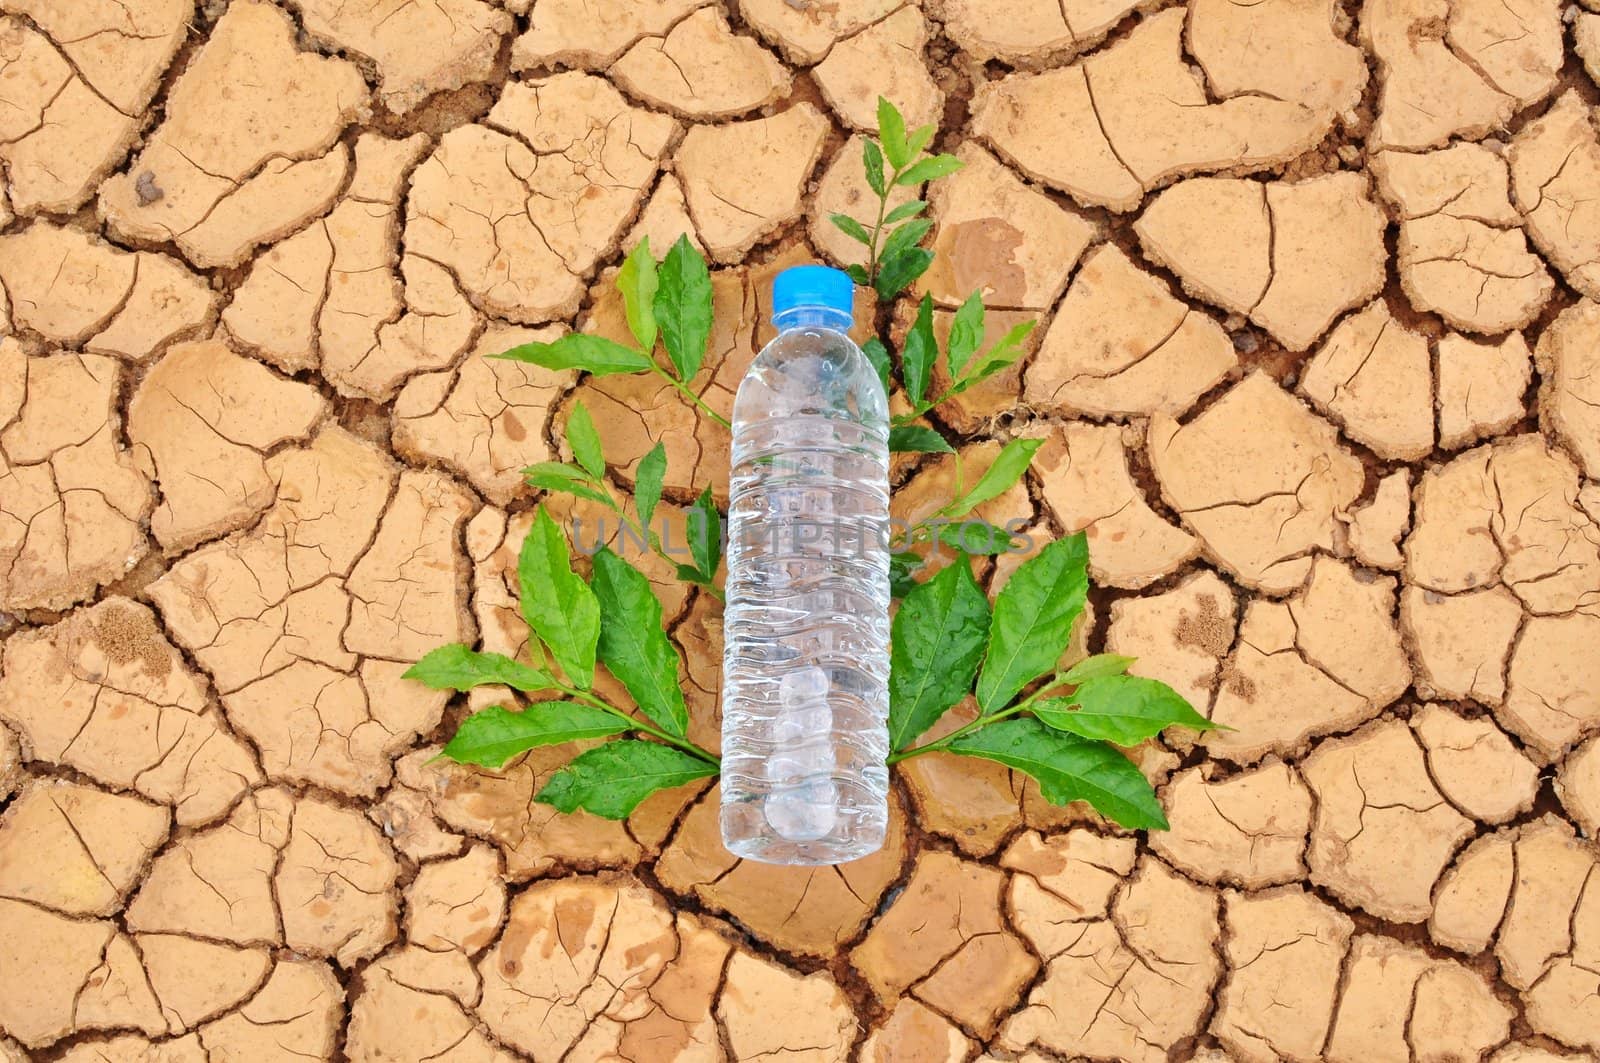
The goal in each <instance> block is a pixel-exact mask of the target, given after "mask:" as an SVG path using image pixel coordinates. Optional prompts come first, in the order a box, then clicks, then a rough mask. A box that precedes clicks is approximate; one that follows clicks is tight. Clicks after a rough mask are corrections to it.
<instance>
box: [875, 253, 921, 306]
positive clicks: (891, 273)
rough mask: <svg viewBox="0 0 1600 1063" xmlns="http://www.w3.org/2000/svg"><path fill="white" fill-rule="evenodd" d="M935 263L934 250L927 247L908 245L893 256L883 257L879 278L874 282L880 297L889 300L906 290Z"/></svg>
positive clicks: (879, 264)
mask: <svg viewBox="0 0 1600 1063" xmlns="http://www.w3.org/2000/svg"><path fill="white" fill-rule="evenodd" d="M931 265H933V252H932V251H929V250H928V249H927V248H926V247H908V248H906V249H905V250H904V251H901V252H900V253H899V254H898V255H895V256H894V257H893V258H882V259H880V260H879V263H878V279H877V280H876V281H874V282H873V285H872V286H873V287H874V288H875V289H877V292H878V299H879V300H880V301H882V302H888V301H889V300H890V299H893V298H894V297H895V296H897V295H899V294H900V293H901V292H903V291H905V289H906V287H907V286H908V285H910V283H911V282H912V281H914V280H916V279H917V278H918V277H920V276H922V275H923V274H924V273H926V272H928V267H929V266H931Z"/></svg>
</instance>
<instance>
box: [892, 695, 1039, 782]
mask: <svg viewBox="0 0 1600 1063" xmlns="http://www.w3.org/2000/svg"><path fill="white" fill-rule="evenodd" d="M1064 675H1066V673H1065V672H1057V673H1056V674H1055V675H1052V676H1051V677H1050V678H1049V679H1047V680H1046V681H1045V682H1044V684H1043V685H1042V686H1040V687H1039V689H1038V690H1035V691H1034V692H1033V693H1032V694H1029V695H1028V696H1027V697H1025V698H1023V699H1022V700H1021V701H1019V702H1016V703H1015V704H1012V705H1008V706H1006V707H1005V708H1003V709H1001V710H1000V711H999V712H993V713H990V714H988V715H987V716H979V717H978V718H977V719H976V720H968V721H967V722H966V723H965V724H963V725H962V726H960V727H958V728H956V729H955V730H954V731H951V732H950V733H949V734H947V735H945V736H944V737H943V738H938V739H935V740H934V741H932V742H929V743H927V744H926V745H920V746H915V747H913V748H911V749H902V750H900V752H898V753H891V754H889V763H890V764H898V763H900V762H901V761H902V760H908V759H910V758H911V757H920V756H922V754H924V753H934V752H938V751H940V750H944V749H948V748H949V747H950V743H951V742H954V741H955V740H956V739H958V738H960V737H961V736H962V735H964V734H970V733H971V732H973V731H976V730H978V729H979V728H982V727H987V726H989V725H990V724H991V723H995V722H997V721H1000V720H1003V719H1005V718H1006V717H1008V716H1015V715H1017V714H1018V713H1019V712H1025V711H1027V710H1028V709H1031V708H1032V707H1033V703H1034V702H1036V701H1038V700H1039V699H1040V698H1041V697H1043V696H1044V695H1045V694H1046V693H1048V692H1049V691H1051V690H1054V689H1055V688H1056V687H1058V686H1060V685H1061V680H1062V677H1063V676H1064Z"/></svg>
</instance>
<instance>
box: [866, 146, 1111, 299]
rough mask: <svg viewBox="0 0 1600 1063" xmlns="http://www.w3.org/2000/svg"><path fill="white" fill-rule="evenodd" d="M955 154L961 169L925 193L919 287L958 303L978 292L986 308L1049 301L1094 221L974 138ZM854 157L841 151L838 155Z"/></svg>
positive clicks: (1088, 236) (1085, 244)
mask: <svg viewBox="0 0 1600 1063" xmlns="http://www.w3.org/2000/svg"><path fill="white" fill-rule="evenodd" d="M955 154H956V157H957V158H959V159H960V160H961V161H962V163H964V166H963V167H962V169H960V170H958V171H957V172H956V173H955V174H953V175H951V176H950V177H947V178H944V179H942V180H940V181H939V182H937V183H936V184H934V185H933V186H932V187H931V189H930V191H929V203H930V204H931V208H932V216H933V218H934V220H935V222H936V227H935V229H934V233H933V243H932V245H931V246H932V248H933V252H934V256H935V257H934V260H933V265H932V266H931V267H930V268H929V269H928V272H927V273H925V274H924V275H923V277H922V279H921V281H920V282H919V285H920V286H921V287H922V288H924V289H925V290H926V291H929V292H931V293H932V295H933V298H934V301H935V302H937V303H938V304H939V305H941V306H949V307H953V306H959V305H960V304H961V303H962V302H963V301H965V300H966V298H967V297H968V296H969V295H971V294H972V293H973V292H974V291H978V290H981V291H982V292H983V299H984V302H985V304H987V305H989V306H991V307H1011V308H1016V309H1027V310H1044V309H1046V308H1047V307H1049V306H1051V305H1052V304H1053V303H1054V302H1055V301H1056V299H1057V298H1058V297H1059V296H1060V294H1061V291H1062V289H1063V288H1064V287H1065V286H1066V282H1067V274H1068V273H1069V272H1070V271H1071V270H1072V267H1073V266H1075V265H1076V264H1077V262H1078V259H1079V258H1080V257H1081V256H1082V255H1083V253H1084V251H1085V250H1086V249H1087V248H1088V246H1089V243H1090V241H1091V240H1092V239H1093V237H1094V235H1095V231H1096V230H1095V226H1094V224H1093V223H1092V222H1090V221H1089V220H1088V219H1086V218H1084V217H1082V216H1081V215H1079V214H1076V213H1074V212H1073V211H1070V210H1067V209H1065V208H1063V207H1061V206H1059V205H1058V204H1056V203H1055V202H1054V201H1053V200H1051V199H1050V198H1049V197H1048V196H1046V195H1045V194H1044V193H1042V192H1040V191H1038V190H1037V189H1035V188H1033V187H1031V186H1030V185H1028V184H1027V183H1026V182H1024V181H1022V180H1020V179H1019V178H1018V177H1017V176H1016V174H1014V173H1012V172H1011V171H1010V170H1009V169H1008V168H1006V167H1005V166H1003V165H1002V164H1001V163H1000V162H999V161H998V160H996V159H995V157H994V156H993V155H991V154H989V153H988V152H987V151H985V150H984V149H983V148H982V147H980V146H979V145H978V144H977V143H974V142H971V141H969V142H967V143H964V144H962V145H961V146H960V147H958V148H957V149H956V152H955ZM856 155H859V152H858V153H856ZM855 157H856V156H854V155H850V154H849V153H848V149H847V150H846V154H845V155H843V156H841V158H843V159H846V160H849V159H853V158H855ZM868 221H869V222H870V219H868Z"/></svg>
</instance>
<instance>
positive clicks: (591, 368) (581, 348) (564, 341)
mask: <svg viewBox="0 0 1600 1063" xmlns="http://www.w3.org/2000/svg"><path fill="white" fill-rule="evenodd" d="M490 357H491V358H505V359H508V360H510V361H513V362H532V363H533V364H534V365H542V366H544V367H545V368H546V369H582V370H584V371H585V372H588V373H593V374H594V375H595V376H610V375H611V374H612V373H642V372H644V371H645V370H647V369H649V368H650V366H651V365H652V364H654V363H652V362H651V361H650V359H649V357H648V356H646V355H644V354H642V353H641V352H639V351H636V350H634V349H633V348H632V347H624V346H623V345H622V344H620V343H617V342H616V341H615V340H608V339H606V338H605V337H604V336H592V335H590V334H589V333H587V332H569V333H567V334H566V335H565V336H562V337H561V338H560V339H558V340H555V341H553V342H551V343H524V344H521V345H519V346H516V347H513V348H511V349H510V350H509V351H502V352H501V353H500V354H495V355H490Z"/></svg>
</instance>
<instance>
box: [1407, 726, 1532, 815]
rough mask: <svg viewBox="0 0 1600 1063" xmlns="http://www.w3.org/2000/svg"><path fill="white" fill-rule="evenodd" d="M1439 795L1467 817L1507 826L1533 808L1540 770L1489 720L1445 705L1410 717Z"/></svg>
mask: <svg viewBox="0 0 1600 1063" xmlns="http://www.w3.org/2000/svg"><path fill="white" fill-rule="evenodd" d="M1411 726H1412V729H1413V730H1415V731H1416V733H1417V737H1418V738H1420V739H1421V740H1422V747H1423V749H1424V750H1425V751H1426V752H1427V755H1428V771H1429V772H1430V774H1432V776H1433V779H1434V781H1435V782H1436V783H1437V784H1438V786H1439V789H1440V791H1441V792H1442V793H1443V794H1444V796H1445V797H1447V798H1448V799H1449V800H1450V803H1451V804H1453V805H1455V806H1456V807H1457V808H1459V809H1461V811H1463V812H1465V813H1466V814H1467V815H1469V816H1472V817H1473V818H1475V819H1478V820H1481V821H1482V822H1484V823H1504V822H1506V821H1507V820H1509V819H1511V818H1512V817H1513V816H1516V815H1517V814H1519V813H1521V812H1525V811H1527V810H1528V809H1530V808H1532V807H1533V799H1534V797H1535V796H1536V795H1537V793H1538V791H1539V769H1538V767H1537V766H1535V765H1534V764H1533V762H1532V761H1530V760H1529V759H1528V758H1527V757H1525V756H1523V755H1522V753H1521V752H1519V751H1518V750H1517V747H1516V746H1514V745H1512V744H1511V740H1510V739H1509V738H1507V737H1506V736H1505V732H1503V731H1501V730H1500V728H1498V727H1496V726H1495V725H1494V721H1493V720H1491V719H1489V718H1488V717H1482V716H1480V717H1476V718H1473V719H1467V718H1464V717H1462V716H1458V715H1457V714H1456V713H1454V712H1452V711H1451V710H1449V709H1447V708H1444V707H1443V706H1441V705H1425V706H1423V707H1422V709H1421V710H1419V711H1417V712H1415V713H1413V714H1412V716H1411Z"/></svg>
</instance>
